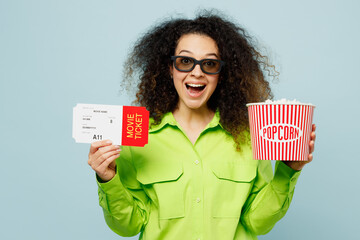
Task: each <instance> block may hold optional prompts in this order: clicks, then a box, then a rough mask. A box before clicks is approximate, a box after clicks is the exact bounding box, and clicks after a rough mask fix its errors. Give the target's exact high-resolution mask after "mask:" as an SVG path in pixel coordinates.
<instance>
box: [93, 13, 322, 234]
mask: <svg viewBox="0 0 360 240" xmlns="http://www.w3.org/2000/svg"><path fill="white" fill-rule="evenodd" d="M262 68H264V69H265V71H268V72H269V73H273V72H274V71H273V66H271V65H269V64H268V62H267V58H266V57H263V56H261V55H260V54H259V53H258V52H257V51H256V50H255V48H254V47H253V46H252V45H251V39H250V38H249V37H248V36H247V35H246V33H245V31H244V30H243V29H242V28H240V27H238V26H236V25H234V24H233V23H231V22H229V21H226V20H224V19H223V18H220V17H219V16H216V15H203V16H199V17H197V18H196V19H194V20H186V19H176V20H170V21H168V22H165V23H162V24H161V25H159V26H157V27H155V28H154V29H152V30H151V31H150V32H148V33H147V34H145V35H144V36H143V37H142V38H141V39H140V40H139V42H138V43H137V44H136V46H135V47H134V50H133V53H132V55H131V56H130V58H129V60H128V62H127V65H126V71H127V78H126V79H127V81H128V82H130V80H131V76H132V74H133V72H136V73H138V74H140V84H139V85H138V92H137V94H136V96H137V102H138V103H139V104H140V105H142V106H145V107H146V108H147V109H148V110H149V111H150V114H151V117H152V118H151V121H152V124H151V127H150V131H149V143H148V144H147V145H146V146H145V147H144V148H137V147H121V149H120V147H119V146H115V145H112V144H111V142H110V141H101V142H96V143H93V144H92V145H91V148H90V153H89V161H88V162H89V164H90V166H91V167H92V168H93V169H94V170H95V172H96V174H97V180H98V185H99V201H100V205H101V206H102V208H103V211H104V216H105V220H106V222H107V224H108V226H109V227H110V228H111V229H112V230H113V231H114V232H116V233H118V234H119V235H121V236H133V235H136V234H138V233H139V232H140V233H141V235H140V239H146V240H149V239H216V240H219V239H221V240H226V239H229V240H230V239H257V237H256V236H257V235H260V234H265V233H267V232H268V231H270V230H271V228H272V227H273V226H274V225H275V223H276V222H277V221H278V220H279V219H281V218H282V217H283V216H284V215H285V213H286V211H287V209H288V207H289V204H290V202H291V199H292V196H293V192H294V187H295V184H296V181H297V178H298V176H299V174H300V172H299V170H301V169H302V167H303V166H304V165H305V164H306V163H307V162H280V161H278V162H277V163H276V168H275V174H273V172H272V168H271V163H270V161H257V160H253V159H252V152H251V148H250V145H249V134H248V115H247V109H246V106H245V104H246V103H249V102H260V101H264V100H265V99H267V98H269V97H271V90H270V88H269V83H268V82H267V80H266V79H265V77H264V74H263V71H262ZM275 74H276V72H275ZM273 75H274V74H272V76H273ZM130 83H131V82H130ZM314 131H315V126H313V133H312V135H311V136H312V141H311V143H310V146H309V148H310V152H313V150H314V140H315V133H314ZM120 151H121V154H120ZM311 160H312V155H311V154H310V155H309V161H311ZM309 161H308V162H309ZM115 162H116V163H115ZM273 175H274V176H273Z"/></svg>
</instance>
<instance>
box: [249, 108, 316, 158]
mask: <svg viewBox="0 0 360 240" xmlns="http://www.w3.org/2000/svg"><path fill="white" fill-rule="evenodd" d="M246 106H247V107H248V112H249V123H250V134H251V145H252V150H253V158H254V159H259V160H285V161H307V160H308V156H309V142H310V133H311V131H312V119H313V111H314V108H315V106H314V105H312V104H302V103H249V104H246Z"/></svg>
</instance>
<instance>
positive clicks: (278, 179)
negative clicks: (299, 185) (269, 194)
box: [272, 161, 301, 192]
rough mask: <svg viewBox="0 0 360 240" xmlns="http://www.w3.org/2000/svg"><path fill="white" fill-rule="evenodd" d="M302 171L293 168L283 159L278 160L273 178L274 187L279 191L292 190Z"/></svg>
mask: <svg viewBox="0 0 360 240" xmlns="http://www.w3.org/2000/svg"><path fill="white" fill-rule="evenodd" d="M300 173H301V171H296V170H293V169H292V168H290V167H288V166H287V165H286V164H285V163H283V162H282V161H277V162H276V167H275V175H274V179H273V180H272V185H273V187H274V189H275V190H276V191H278V192H292V191H294V189H295V185H296V182H297V180H298V178H299V176H300Z"/></svg>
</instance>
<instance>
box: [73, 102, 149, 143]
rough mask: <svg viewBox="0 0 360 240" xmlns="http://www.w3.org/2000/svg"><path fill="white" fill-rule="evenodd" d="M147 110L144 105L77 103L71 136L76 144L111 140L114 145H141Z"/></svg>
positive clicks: (145, 137)
mask: <svg viewBox="0 0 360 240" xmlns="http://www.w3.org/2000/svg"><path fill="white" fill-rule="evenodd" d="M148 128H149V112H148V111H147V110H146V109H145V108H144V107H130V106H118V105H100V104H80V103H79V104H77V105H76V106H75V107H74V108H73V133H72V134H73V138H74V139H75V141H76V142H78V143H92V142H95V141H101V140H105V139H110V140H111V141H112V142H113V144H115V145H127V146H144V145H145V144H147V141H148Z"/></svg>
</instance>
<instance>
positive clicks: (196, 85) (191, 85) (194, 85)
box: [187, 83, 205, 87]
mask: <svg viewBox="0 0 360 240" xmlns="http://www.w3.org/2000/svg"><path fill="white" fill-rule="evenodd" d="M187 85H188V86H190V87H203V86H205V85H204V84H193V83H188V84H187Z"/></svg>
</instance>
